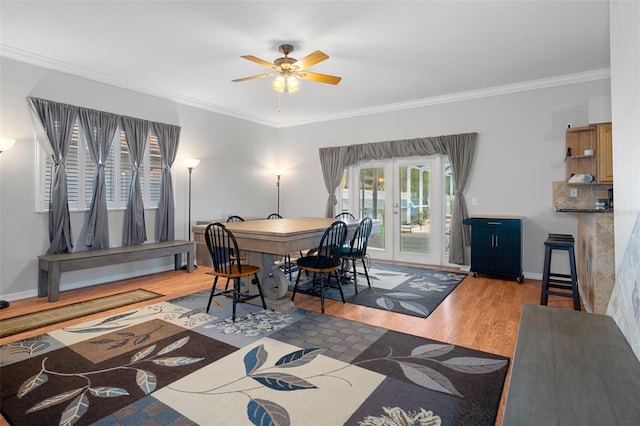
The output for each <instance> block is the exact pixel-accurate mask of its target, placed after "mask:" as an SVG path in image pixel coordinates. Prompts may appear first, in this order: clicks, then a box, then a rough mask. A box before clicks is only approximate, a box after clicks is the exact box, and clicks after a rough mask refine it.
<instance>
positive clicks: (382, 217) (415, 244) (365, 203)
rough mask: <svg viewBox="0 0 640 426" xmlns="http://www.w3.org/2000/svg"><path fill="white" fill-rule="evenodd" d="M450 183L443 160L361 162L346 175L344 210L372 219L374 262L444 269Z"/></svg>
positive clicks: (451, 189)
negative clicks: (379, 260) (442, 266)
mask: <svg viewBox="0 0 640 426" xmlns="http://www.w3.org/2000/svg"><path fill="white" fill-rule="evenodd" d="M451 183H452V182H451V168H450V165H449V163H448V161H447V158H446V157H445V156H430V157H410V158H396V159H389V160H385V161H376V162H366V163H364V162H363V163H360V164H358V165H355V166H351V167H349V168H348V169H347V170H345V176H344V179H343V185H342V197H341V198H342V210H348V211H351V212H353V213H357V216H358V217H360V218H362V217H365V216H369V217H371V218H372V219H374V221H375V223H376V226H375V227H374V231H373V233H372V235H371V237H370V239H369V246H368V254H369V255H370V256H371V258H373V259H384V260H395V261H401V262H411V263H423V264H430V265H445V264H447V263H448V261H447V259H448V241H449V218H450V214H451V210H450V209H451V205H452V201H453V195H454V194H453V185H452V184H451Z"/></svg>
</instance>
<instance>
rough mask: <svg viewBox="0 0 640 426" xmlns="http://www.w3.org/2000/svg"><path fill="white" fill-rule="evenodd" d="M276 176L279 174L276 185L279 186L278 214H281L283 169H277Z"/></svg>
mask: <svg viewBox="0 0 640 426" xmlns="http://www.w3.org/2000/svg"><path fill="white" fill-rule="evenodd" d="M275 172H276V176H278V182H277V183H276V186H277V187H278V211H277V213H278V215H279V214H280V177H281V176H282V169H276V170H275Z"/></svg>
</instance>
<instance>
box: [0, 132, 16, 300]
mask: <svg viewBox="0 0 640 426" xmlns="http://www.w3.org/2000/svg"><path fill="white" fill-rule="evenodd" d="M15 143H16V140H15V139H10V138H0V154H2V153H3V152H4V151H8V150H10V149H11V148H12V147H13V145H14V144H15ZM8 307H9V302H8V301H7V300H0V309H4V308H8Z"/></svg>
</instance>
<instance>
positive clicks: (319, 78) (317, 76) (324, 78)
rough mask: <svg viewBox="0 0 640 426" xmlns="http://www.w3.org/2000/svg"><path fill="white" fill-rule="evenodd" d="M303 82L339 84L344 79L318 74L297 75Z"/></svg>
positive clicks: (305, 72) (300, 73) (306, 72)
mask: <svg viewBox="0 0 640 426" xmlns="http://www.w3.org/2000/svg"><path fill="white" fill-rule="evenodd" d="M295 74H296V75H297V76H298V77H300V78H302V79H303V80H311V81H317V82H318V83H327V84H334V85H335V84H338V83H340V80H342V77H336V76H335V75H327V74H318V73H316V72H309V71H302V72H297V73H295Z"/></svg>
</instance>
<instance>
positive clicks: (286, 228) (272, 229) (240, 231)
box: [193, 217, 359, 237]
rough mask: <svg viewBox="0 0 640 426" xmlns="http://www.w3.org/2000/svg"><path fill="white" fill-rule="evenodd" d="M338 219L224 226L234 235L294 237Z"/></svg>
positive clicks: (349, 224) (294, 219) (355, 222)
mask: <svg viewBox="0 0 640 426" xmlns="http://www.w3.org/2000/svg"><path fill="white" fill-rule="evenodd" d="M336 220H337V219H333V218H327V217H286V218H283V219H272V220H270V219H261V220H251V221H245V222H233V223H225V224H224V226H225V227H227V228H228V229H229V230H231V231H232V232H233V235H235V236H238V235H247V236H249V235H250V234H256V235H262V236H274V237H292V236H295V235H299V234H306V233H309V232H315V231H319V230H322V231H324V230H325V229H327V228H328V227H329V226H331V224H332V223H333V222H335V221H336ZM344 222H345V223H346V224H347V227H349V228H352V227H355V226H357V225H358V223H359V221H358V220H345V221H344ZM206 228H207V225H195V226H194V227H193V230H194V232H197V231H201V232H203V231H204V230H205V229H206Z"/></svg>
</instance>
